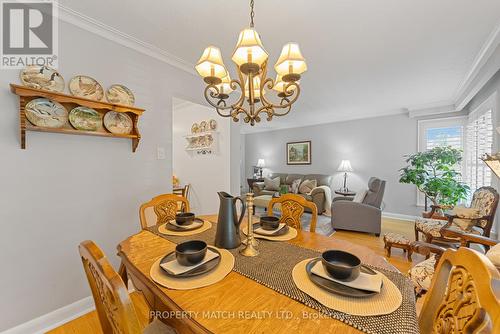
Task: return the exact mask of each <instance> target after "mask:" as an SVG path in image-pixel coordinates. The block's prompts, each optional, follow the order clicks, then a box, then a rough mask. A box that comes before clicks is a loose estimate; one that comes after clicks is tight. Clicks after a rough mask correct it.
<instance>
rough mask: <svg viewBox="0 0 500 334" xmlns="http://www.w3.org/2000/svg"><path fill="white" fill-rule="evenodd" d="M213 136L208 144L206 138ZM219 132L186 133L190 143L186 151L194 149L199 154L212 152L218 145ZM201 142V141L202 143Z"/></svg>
mask: <svg viewBox="0 0 500 334" xmlns="http://www.w3.org/2000/svg"><path fill="white" fill-rule="evenodd" d="M208 137H211V142H210V143H209V144H208V145H207V143H206V140H207V138H208ZM218 137H219V132H217V131H204V132H199V133H193V134H189V135H185V136H184V138H186V141H187V142H188V145H187V146H186V151H194V152H197V153H198V154H212V153H214V152H215V148H216V147H217V141H218ZM200 142H201V143H200Z"/></svg>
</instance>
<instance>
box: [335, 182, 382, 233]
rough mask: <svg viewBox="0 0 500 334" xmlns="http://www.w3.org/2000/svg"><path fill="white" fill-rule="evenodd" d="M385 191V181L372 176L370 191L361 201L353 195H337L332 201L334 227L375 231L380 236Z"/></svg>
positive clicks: (368, 231) (369, 185)
mask: <svg viewBox="0 0 500 334" xmlns="http://www.w3.org/2000/svg"><path fill="white" fill-rule="evenodd" d="M384 191H385V181H383V180H381V179H379V178H376V177H371V178H370V180H369V181H368V191H367V192H366V195H365V197H364V198H363V199H362V201H361V202H354V201H353V198H352V197H335V198H334V199H333V202H332V226H333V228H334V229H340V230H349V231H358V232H367V233H375V235H376V236H379V235H380V227H381V219H382V210H381V205H382V199H383V197H384Z"/></svg>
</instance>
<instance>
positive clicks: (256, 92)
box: [245, 76, 266, 99]
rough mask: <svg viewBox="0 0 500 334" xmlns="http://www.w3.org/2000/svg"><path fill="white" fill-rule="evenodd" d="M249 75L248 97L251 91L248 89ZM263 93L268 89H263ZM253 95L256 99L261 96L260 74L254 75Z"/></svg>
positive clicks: (246, 90)
mask: <svg viewBox="0 0 500 334" xmlns="http://www.w3.org/2000/svg"><path fill="white" fill-rule="evenodd" d="M248 86H249V85H248V77H247V78H246V80H245V96H246V97H247V98H250V92H249V90H248ZM262 92H263V94H265V93H266V91H264V90H263V91H262ZM253 97H254V98H255V99H259V98H260V77H259V76H255V77H253Z"/></svg>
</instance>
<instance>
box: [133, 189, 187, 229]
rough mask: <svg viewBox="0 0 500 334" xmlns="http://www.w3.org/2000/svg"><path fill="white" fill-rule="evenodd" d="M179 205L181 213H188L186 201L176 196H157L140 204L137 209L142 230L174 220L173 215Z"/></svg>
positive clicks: (184, 198)
mask: <svg viewBox="0 0 500 334" xmlns="http://www.w3.org/2000/svg"><path fill="white" fill-rule="evenodd" d="M179 204H181V205H180V207H181V208H182V209H181V211H182V212H189V201H188V199H187V198H186V197H183V196H179V195H176V194H163V195H159V196H156V197H154V198H153V199H152V200H150V201H149V202H146V203H144V204H142V205H141V207H140V209H139V218H140V220H141V227H142V229H145V228H147V227H148V226H152V225H155V224H156V225H161V224H164V223H166V222H168V221H169V220H172V219H175V215H176V214H177V212H178V211H179V210H178V209H179Z"/></svg>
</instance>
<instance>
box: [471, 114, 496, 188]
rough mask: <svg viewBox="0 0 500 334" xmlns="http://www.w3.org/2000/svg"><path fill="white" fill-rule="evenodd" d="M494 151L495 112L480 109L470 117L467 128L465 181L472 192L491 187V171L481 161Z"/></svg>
mask: <svg viewBox="0 0 500 334" xmlns="http://www.w3.org/2000/svg"><path fill="white" fill-rule="evenodd" d="M492 151H493V112H492V110H491V109H485V108H478V109H477V110H475V111H474V112H472V113H471V114H470V115H469V119H468V121H467V127H466V145H465V159H464V160H465V174H464V176H465V177H464V181H465V183H466V184H467V185H468V186H469V187H470V189H471V192H473V191H474V190H476V189H477V188H480V187H483V186H490V185H491V170H490V169H489V168H488V166H486V164H485V163H484V162H483V161H481V159H480V158H481V157H482V156H483V155H484V154H485V153H488V154H491V153H492Z"/></svg>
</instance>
